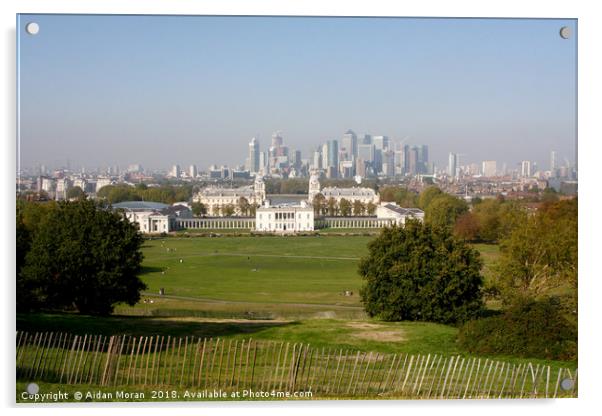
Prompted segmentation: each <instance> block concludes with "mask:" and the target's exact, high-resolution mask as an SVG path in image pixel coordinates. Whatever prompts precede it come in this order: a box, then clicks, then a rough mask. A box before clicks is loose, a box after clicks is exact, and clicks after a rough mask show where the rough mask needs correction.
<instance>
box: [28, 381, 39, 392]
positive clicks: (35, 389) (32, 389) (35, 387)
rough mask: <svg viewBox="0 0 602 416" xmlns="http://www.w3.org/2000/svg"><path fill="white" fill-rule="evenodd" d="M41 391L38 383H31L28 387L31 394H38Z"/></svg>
mask: <svg viewBox="0 0 602 416" xmlns="http://www.w3.org/2000/svg"><path fill="white" fill-rule="evenodd" d="M39 391H40V386H38V385H37V384H36V383H29V384H28V385H27V393H29V394H38V392H39Z"/></svg>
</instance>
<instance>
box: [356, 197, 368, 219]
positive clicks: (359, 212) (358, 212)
mask: <svg viewBox="0 0 602 416" xmlns="http://www.w3.org/2000/svg"><path fill="white" fill-rule="evenodd" d="M365 210H366V206H365V205H364V204H363V203H362V201H360V200H359V199H356V200H355V201H353V215H355V216H360V215H364V211H365Z"/></svg>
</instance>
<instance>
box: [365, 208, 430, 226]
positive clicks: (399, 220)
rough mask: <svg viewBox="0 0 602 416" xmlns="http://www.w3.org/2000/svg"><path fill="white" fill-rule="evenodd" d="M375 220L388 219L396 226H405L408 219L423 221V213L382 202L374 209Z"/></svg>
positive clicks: (415, 209) (418, 210) (419, 210)
mask: <svg viewBox="0 0 602 416" xmlns="http://www.w3.org/2000/svg"><path fill="white" fill-rule="evenodd" d="M376 218H378V219H390V220H393V222H394V223H395V224H396V225H401V226H403V225H405V223H406V220H408V219H417V220H420V221H424V211H423V210H421V209H418V208H403V207H400V206H399V205H397V204H396V203H394V202H383V203H381V204H380V205H379V206H378V207H376Z"/></svg>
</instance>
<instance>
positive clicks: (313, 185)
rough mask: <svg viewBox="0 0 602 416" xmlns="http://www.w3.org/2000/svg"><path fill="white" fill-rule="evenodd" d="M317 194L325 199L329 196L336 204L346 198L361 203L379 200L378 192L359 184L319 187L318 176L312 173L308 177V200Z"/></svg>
mask: <svg viewBox="0 0 602 416" xmlns="http://www.w3.org/2000/svg"><path fill="white" fill-rule="evenodd" d="M318 194H322V195H323V196H324V198H325V199H326V200H327V201H328V200H329V199H330V198H333V199H334V200H335V201H336V202H337V204H338V203H340V202H341V200H342V199H346V200H347V201H349V202H351V203H353V202H355V201H360V202H361V203H362V204H368V203H370V202H371V203H373V204H375V205H376V204H378V202H379V201H380V198H379V196H378V194H377V193H376V192H375V191H374V189H372V188H366V187H359V186H354V187H351V188H338V187H336V186H334V187H326V188H323V189H320V180H319V179H318V176H317V175H315V174H314V175H311V177H310V178H309V198H308V199H309V201H310V202H312V201H313V200H314V198H315V197H316V195H318Z"/></svg>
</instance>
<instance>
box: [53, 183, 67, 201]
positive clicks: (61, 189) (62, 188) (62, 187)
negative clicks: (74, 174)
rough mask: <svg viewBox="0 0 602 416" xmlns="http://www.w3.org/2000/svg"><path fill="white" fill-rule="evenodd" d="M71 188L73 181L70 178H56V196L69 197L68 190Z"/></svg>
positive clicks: (59, 197)
mask: <svg viewBox="0 0 602 416" xmlns="http://www.w3.org/2000/svg"><path fill="white" fill-rule="evenodd" d="M70 188H71V181H70V180H69V179H68V178H61V179H57V180H56V192H55V198H56V199H57V200H65V199H67V192H68V191H69V189H70Z"/></svg>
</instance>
